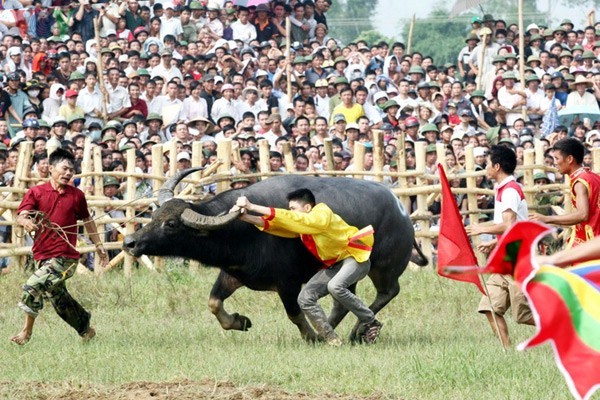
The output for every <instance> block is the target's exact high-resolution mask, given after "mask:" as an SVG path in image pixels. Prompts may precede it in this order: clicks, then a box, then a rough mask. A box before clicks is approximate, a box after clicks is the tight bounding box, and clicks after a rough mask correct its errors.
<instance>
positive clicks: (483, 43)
mask: <svg viewBox="0 0 600 400" xmlns="http://www.w3.org/2000/svg"><path fill="white" fill-rule="evenodd" d="M487 37H488V35H487V34H484V35H483V36H482V38H481V49H480V50H479V64H478V67H479V69H478V71H477V81H476V82H475V83H476V85H477V90H479V89H481V80H482V79H483V66H484V58H485V51H486V50H487Z"/></svg>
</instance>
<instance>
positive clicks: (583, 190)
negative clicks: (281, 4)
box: [530, 138, 600, 248]
mask: <svg viewBox="0 0 600 400" xmlns="http://www.w3.org/2000/svg"><path fill="white" fill-rule="evenodd" d="M584 152H585V148H584V147H583V144H582V143H581V142H580V141H579V140H577V139H575V138H565V139H561V140H559V141H558V142H556V144H555V145H554V153H553V155H554V160H555V162H556V168H558V170H559V171H560V173H561V174H563V175H565V174H568V175H569V178H570V181H571V196H572V204H573V211H572V212H569V213H565V214H563V215H541V214H532V215H531V216H530V219H531V220H534V221H540V222H544V223H546V224H555V225H563V226H571V225H574V226H573V228H572V231H571V236H570V237H569V241H568V242H567V248H571V247H573V246H577V245H579V244H582V243H585V242H587V241H589V240H591V239H593V238H594V237H596V236H600V175H598V174H596V173H594V172H592V171H590V170H589V168H585V167H584V166H583V165H582V164H583V155H584Z"/></svg>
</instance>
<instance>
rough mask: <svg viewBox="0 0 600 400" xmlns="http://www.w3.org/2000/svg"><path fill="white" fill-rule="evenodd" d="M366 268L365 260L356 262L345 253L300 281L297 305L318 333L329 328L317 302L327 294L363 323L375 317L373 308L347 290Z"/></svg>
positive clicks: (364, 273)
mask: <svg viewBox="0 0 600 400" xmlns="http://www.w3.org/2000/svg"><path fill="white" fill-rule="evenodd" d="M370 268H371V262H370V261H369V260H367V261H365V262H362V263H359V262H357V261H356V260H355V259H354V258H353V257H349V258H346V259H345V260H342V261H340V262H338V263H336V264H334V265H333V266H331V267H329V268H327V269H323V270H321V271H319V272H317V273H316V274H315V275H314V276H313V277H312V278H311V279H310V280H309V281H308V282H307V283H306V285H304V288H302V290H301V291H300V294H299V295H298V305H299V306H300V308H301V309H302V311H304V314H305V315H306V317H307V318H308V319H309V321H310V322H311V324H312V325H313V326H314V328H315V329H316V330H317V332H318V333H319V334H320V335H322V336H324V337H326V336H327V335H329V334H330V333H332V332H333V327H332V326H331V325H330V324H329V323H328V322H327V316H326V315H325V312H324V311H323V308H322V307H321V306H320V305H319V302H318V301H319V299H320V298H322V297H325V296H326V295H327V294H331V296H332V297H333V298H334V299H335V300H337V301H338V302H340V303H341V304H342V305H343V306H344V307H346V309H347V310H348V311H350V312H351V313H353V314H354V315H356V317H357V318H358V320H359V321H360V322H361V323H363V324H367V323H369V322H371V321H373V320H374V319H375V314H373V311H371V309H369V307H367V306H366V305H365V303H363V302H362V300H361V299H359V298H358V296H356V295H355V294H354V293H352V292H351V291H350V290H348V287H349V286H351V285H353V284H355V283H356V282H358V281H360V280H361V279H362V278H364V277H365V276H367V274H368V273H369V269H370Z"/></svg>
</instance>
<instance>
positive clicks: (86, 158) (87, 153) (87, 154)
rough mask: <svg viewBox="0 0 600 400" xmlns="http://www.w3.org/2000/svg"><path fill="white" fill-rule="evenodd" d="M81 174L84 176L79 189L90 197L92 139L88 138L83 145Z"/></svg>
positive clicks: (91, 188) (91, 189)
mask: <svg viewBox="0 0 600 400" xmlns="http://www.w3.org/2000/svg"><path fill="white" fill-rule="evenodd" d="M81 172H82V173H83V174H84V176H83V177H82V178H81V184H80V185H79V187H80V188H81V189H82V190H83V193H85V194H86V195H90V194H92V192H93V186H92V185H91V184H90V181H91V179H92V177H91V176H90V175H89V174H90V173H91V172H92V138H91V137H90V136H88V137H86V138H85V142H84V144H83V160H81Z"/></svg>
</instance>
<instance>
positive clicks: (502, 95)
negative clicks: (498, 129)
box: [498, 72, 527, 127]
mask: <svg viewBox="0 0 600 400" xmlns="http://www.w3.org/2000/svg"><path fill="white" fill-rule="evenodd" d="M502 81H503V82H504V86H503V87H501V88H500V90H498V103H500V110H501V111H502V112H504V113H505V114H506V125H507V126H508V127H512V126H513V124H514V123H515V120H517V119H519V118H521V106H524V105H526V104H527V94H525V92H524V91H522V90H518V89H517V87H516V81H517V78H516V76H515V74H514V73H513V72H505V73H504V74H503V75H502Z"/></svg>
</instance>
